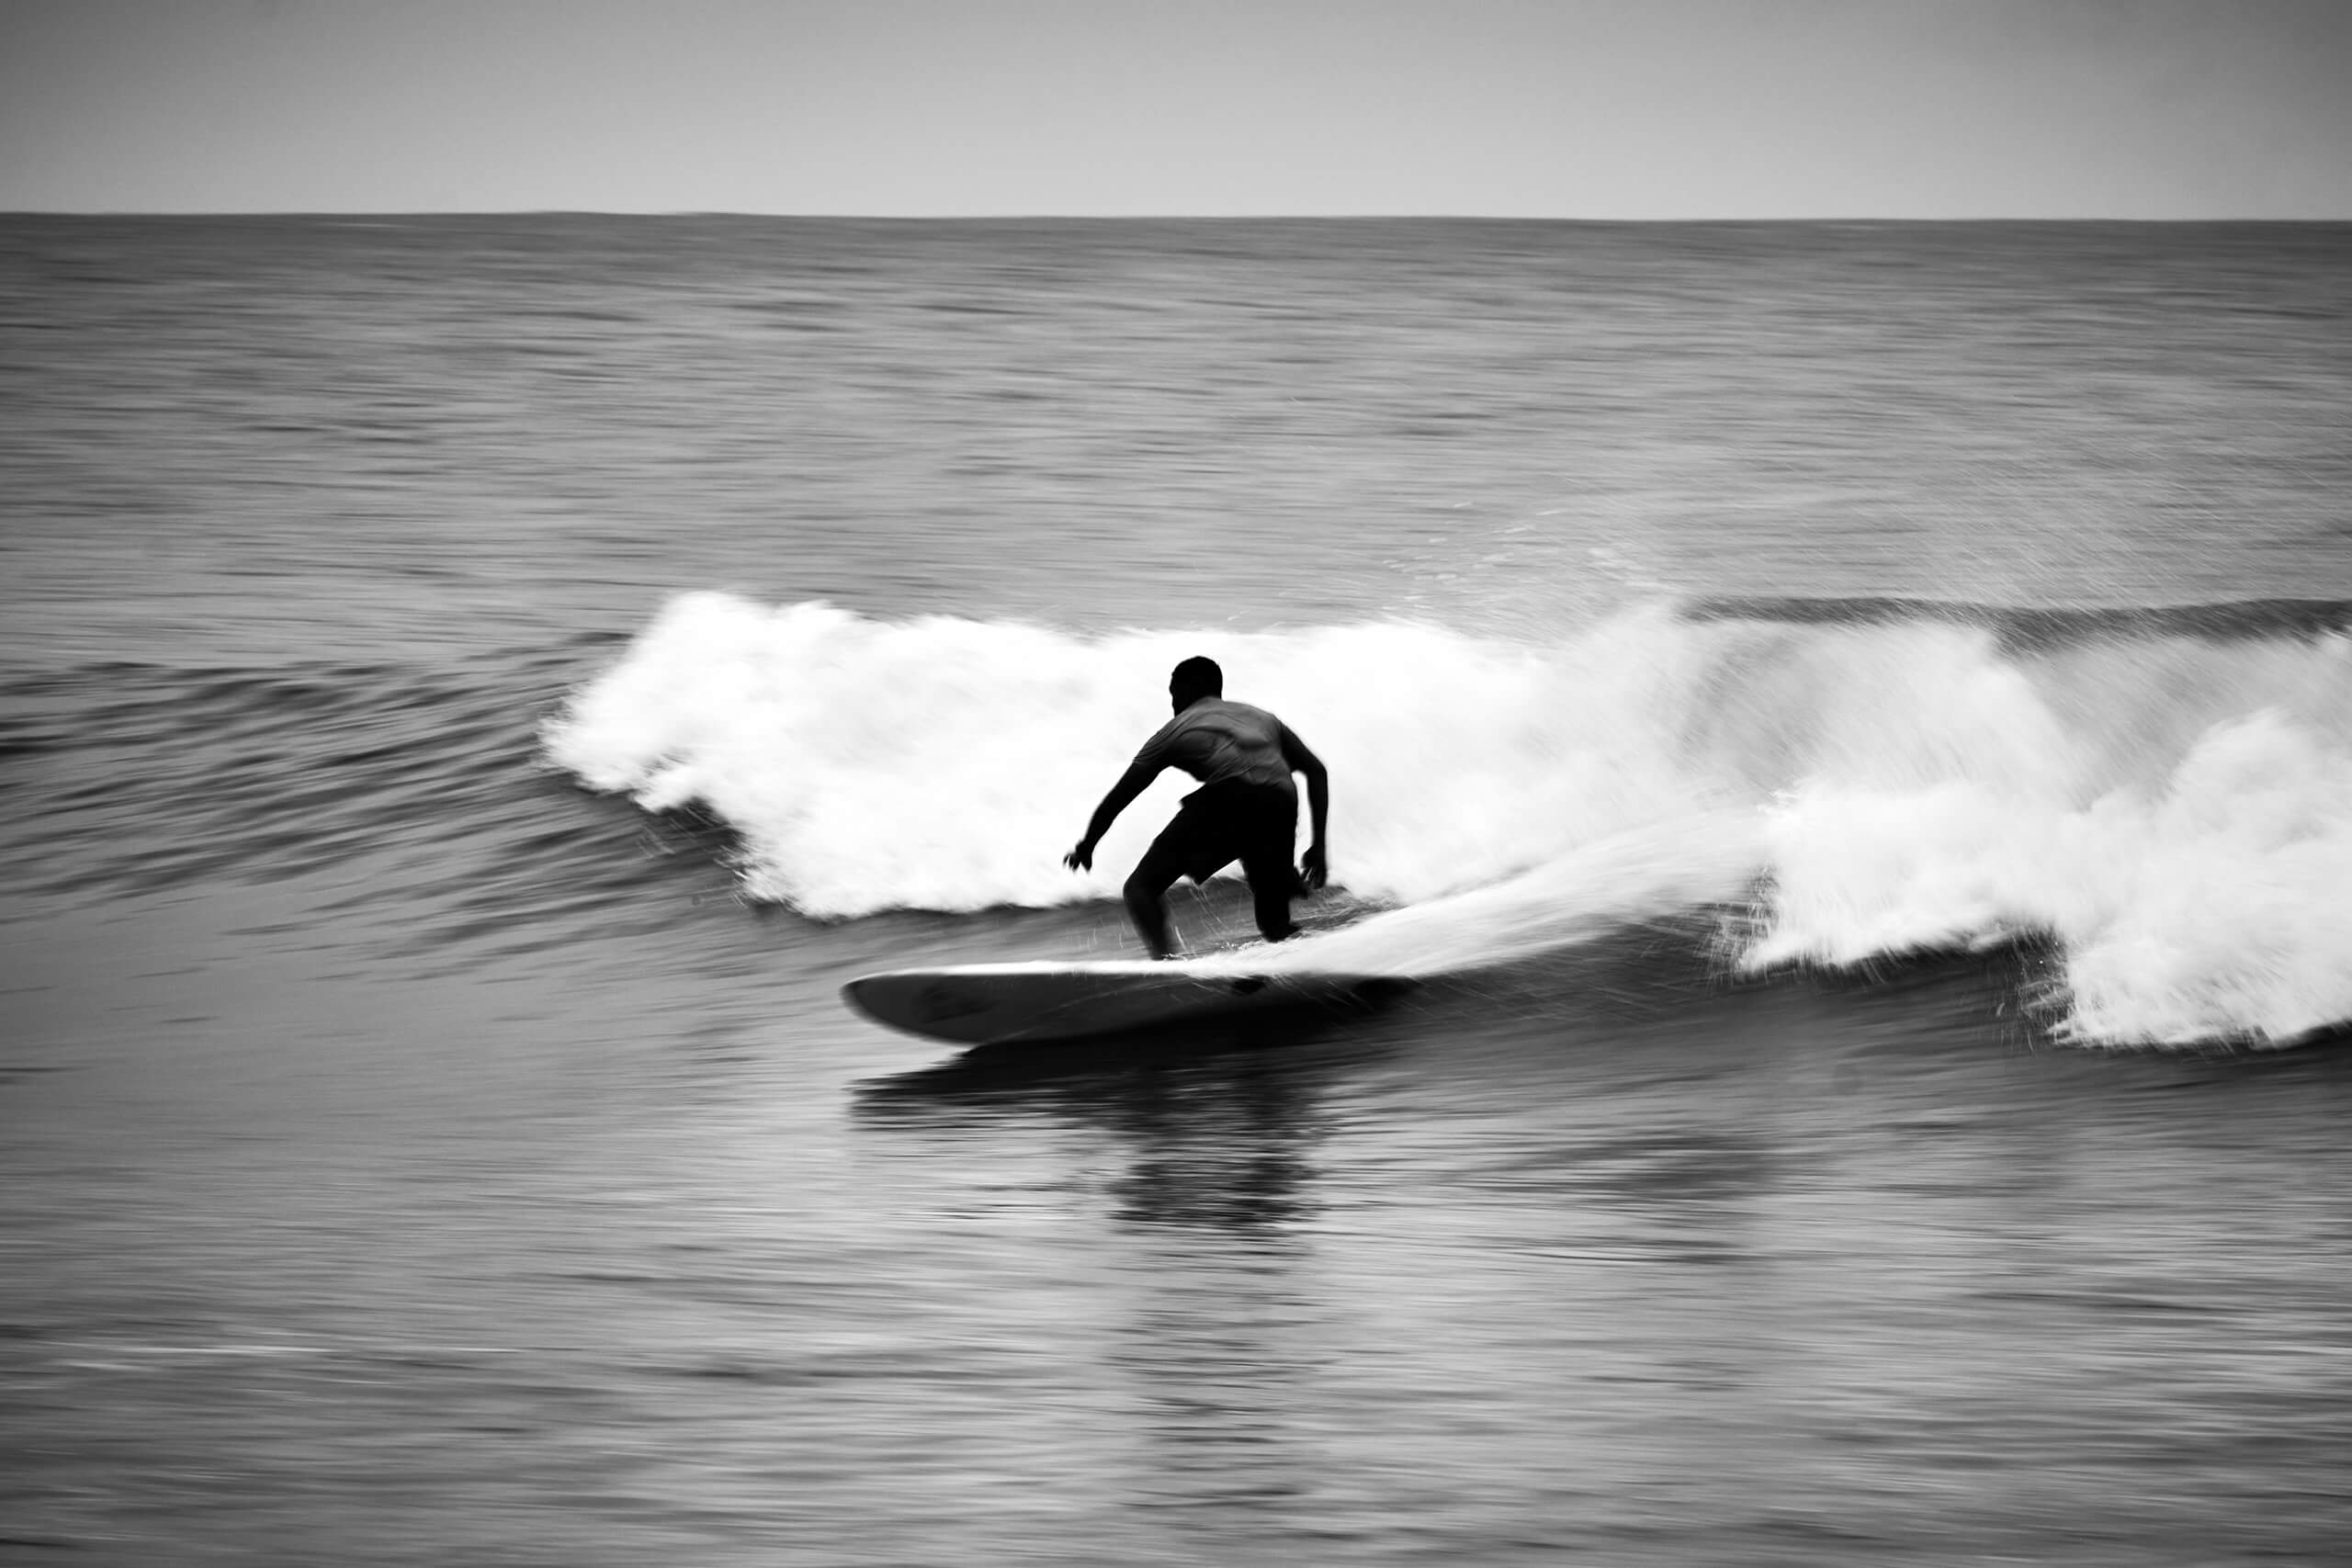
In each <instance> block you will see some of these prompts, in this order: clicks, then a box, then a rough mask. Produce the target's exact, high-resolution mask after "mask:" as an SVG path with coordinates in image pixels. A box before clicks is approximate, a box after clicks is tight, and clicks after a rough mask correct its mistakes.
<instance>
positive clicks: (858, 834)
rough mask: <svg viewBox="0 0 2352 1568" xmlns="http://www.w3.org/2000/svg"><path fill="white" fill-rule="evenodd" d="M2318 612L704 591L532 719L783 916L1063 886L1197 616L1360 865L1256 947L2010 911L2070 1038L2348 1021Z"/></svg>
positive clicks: (2280, 1035) (1740, 938)
mask: <svg viewBox="0 0 2352 1568" xmlns="http://www.w3.org/2000/svg"><path fill="white" fill-rule="evenodd" d="M2347 622H2352V607H2346V606H2341V605H2335V604H2296V605H2278V604H2264V605H2240V606H2226V605H2225V606H2199V607H2193V608H2190V609H2183V610H2143V611H2098V612H2051V611H2040V612H2026V611H1995V610H1985V609H1974V608H1971V607H1967V606H1951V605H1920V604H1900V603H1889V602H1842V603H1833V604H1823V603H1820V602H1809V603H1757V602H1750V603H1736V604H1700V605H1681V606H1678V605H1669V604H1658V605H1652V606H1647V607H1644V608H1639V609H1635V610H1632V611H1628V612H1625V613H1623V614H1620V615H1616V616H1614V617H1612V618H1611V619H1609V620H1607V621H1605V622H1602V623H1600V624H1597V625H1592V626H1584V627H1580V628H1576V629H1573V630H1568V631H1565V632H1563V633H1562V634H1561V635H1560V636H1559V637H1556V638H1555V639H1552V640H1549V641H1543V642H1530V641H1525V640H1503V639H1497V638H1487V637H1476V636H1471V635H1465V634H1464V633H1462V632H1459V631H1454V630H1449V629H1446V628H1442V627H1439V626H1425V625H1418V624H1400V623H1388V622H1377V623H1367V624H1357V625H1348V626H1322V627H1310V628H1306V629H1300V630H1291V631H1272V632H1247V633H1245V632H1229V631H1204V632H1165V631H1137V632H1128V633H1121V634H1118V635H1114V636H1108V637H1078V636H1073V635H1069V634H1066V633H1063V632H1059V631H1055V630H1052V629H1049V628H1046V627H1041V626H1032V625H1026V624H1016V623H1007V622H995V621H977V620H967V619H956V618H948V617H934V618H927V619H918V620H907V621H886V620H877V619H873V618H868V617H865V616H861V615H854V614H852V613H850V612H848V611H844V610H842V609H838V608H835V607H833V606H831V605H828V604H817V603H809V604H789V605H785V606H781V607H775V608H769V607H764V606H761V605H756V604H751V603H748V602H746V601H744V600H741V599H738V598H733V597H729V596H727V595H721V594H693V595H688V596H685V597H682V598H680V599H678V600H675V601H673V603H672V604H670V605H668V606H667V607H666V608H665V610H664V611H663V612H662V614H661V615H660V616H659V617H658V618H657V619H656V620H655V622H654V623H653V624H652V625H651V626H650V627H649V628H647V630H646V631H645V632H644V633H643V634H642V635H640V636H639V637H638V638H637V639H636V640H635V642H634V643H633V644H632V645H631V646H630V647H629V648H628V650H627V652H626V653H625V654H624V655H623V657H622V658H621V659H620V660H619V661H618V662H617V663H616V665H615V666H614V667H613V668H611V669H610V670H609V671H606V672H605V673H604V674H603V675H602V676H601V677H599V678H598V679H596V680H594V682H590V683H589V684H587V685H586V686H584V687H583V688H582V689H581V690H580V691H578V692H577V693H575V694H573V696H572V698H571V702H570V703H569V705H568V706H567V707H566V709H565V710H564V711H563V713H562V714H561V715H560V717H559V718H558V719H556V720H555V721H554V722H553V723H552V724H551V725H550V726H549V728H548V732H547V736H546V740H547V746H548V752H549V754H550V755H551V757H552V758H553V759H554V760H555V761H557V762H558V763H559V764H560V766H562V767H563V768H565V769H567V770H568V771H570V772H571V773H572V774H574V775H575V776H576V777H577V778H578V779H579V780H580V781H581V782H582V783H583V784H586V785H588V786H589V787H591V788H594V789H597V790H602V791H614V792H627V793H628V794H629V795H632V796H633V797H634V798H635V799H636V800H637V801H638V802H639V804H640V805H641V806H643V807H646V808H648V809H651V810H662V809H669V808H676V807H686V806H689V805H692V806H695V807H700V808H702V809H705V810H707V811H709V812H712V813H715V814H717V815H718V816H719V817H720V818H724V819H725V821H726V822H727V823H728V824H729V826H730V827H731V828H732V829H734V830H735V832H736V833H737V834H738V835H739V836H740V845H741V871H742V876H743V879H744V882H745V886H746V890H747V892H748V893H750V894H751V895H752V896H753V897H759V898H763V899H770V900H776V901H781V902H784V903H787V904H789V905H791V906H793V907H795V908H798V909H800V910H801V911H803V912H805V913H807V914H809V915H812V916H817V917H820V918H846V917H854V916H858V915H864V914H867V913H871V912H874V911H877V910H881V909H887V908H927V909H940V910H975V909H980V908H989V907H993V906H1001V905H1030V906H1039V905H1047V904H1055V903H1064V902H1069V901H1073V900H1079V899H1086V898H1097V897H1107V896H1109V895H1111V894H1112V892H1113V891H1114V889H1115V887H1116V886H1117V884H1118V882H1119V880H1120V879H1121V877H1123V876H1124V874H1125V871H1126V869H1127V868H1128V867H1129V866H1130V865H1132V864H1133V863H1134V861H1135V860H1136V858H1137V857H1138V856H1139V855H1140V853H1141V852H1142V850H1143V847H1144V845H1145V844H1147V843H1148V841H1149V840H1150V837H1151V835H1152V834H1153V833H1154V832H1155V831H1156V830H1157V829H1158V828H1159V824H1160V823H1161V822H1163V821H1164V820H1165V819H1166V818H1167V817H1168V815H1169V813H1170V810H1171V809H1172V807H1173V805H1174V802H1175V800H1176V799H1177V797H1178V796H1179V795H1181V794H1182V790H1183V788H1185V787H1189V781H1184V780H1182V779H1179V778H1177V777H1175V776H1174V775H1172V774H1170V775H1167V776H1164V777H1163V778H1162V779H1161V781H1160V782H1159V784H1157V785H1155V786H1154V789H1153V791H1152V792H1151V793H1150V794H1148V795H1146V796H1145V797H1144V798H1143V799H1142V800H1141V801H1139V802H1138V803H1137V804H1136V805H1135V806H1134V807H1130V808H1129V809H1128V811H1127V813H1126V814H1125V817H1124V818H1122V819H1121V821H1120V822H1119V824H1118V826H1117V827H1116V828H1115V829H1114V830H1113V832H1112V833H1111V835H1110V836H1109V837H1108V838H1106V839H1105V840H1104V841H1103V847H1102V850H1101V852H1100V853H1099V855H1098V858H1097V862H1096V869H1095V871H1094V872H1093V874H1091V875H1087V876H1074V875H1072V874H1070V873H1069V872H1067V871H1066V870H1064V869H1063V867H1062V865H1061V863H1060V856H1061V853H1062V852H1063V851H1064V850H1066V849H1067V848H1068V847H1069V843H1070V842H1071V841H1072V840H1074V839H1076V838H1077V836H1078V834H1079V832H1080V829H1082V828H1083V826H1084V824H1085V821H1086V818H1087V814H1088V812H1089V811H1090V810H1091V807H1093V805H1094V803H1095V801H1096V799H1097V798H1099V796H1100V795H1101V793H1102V792H1103V789H1105V788H1106V787H1107V786H1108V785H1109V784H1110V783H1111V781H1112V780H1113V779H1114V777H1115V776H1116V775H1117V773H1118V772H1119V770H1120V769H1121V768H1122V767H1123V766H1124V765H1125V762H1126V761H1127V759H1128V757H1129V756H1130V755H1131V754H1132V752H1133V750H1134V749H1135V747H1136V745H1137V744H1138V743H1139V742H1140V741H1141V740H1142V739H1143V738H1144V737H1145V736H1146V735H1148V733H1150V731H1151V730H1152V729H1153V728H1155V727H1156V726H1157V725H1158V724H1159V722H1161V720H1162V719H1164V717H1165V716H1166V702H1165V698H1164V696H1163V695H1162V694H1163V692H1164V690H1165V685H1166V680H1167V671H1168V669H1169V667H1170V665H1172V664H1173V663H1174V662H1175V661H1176V660H1178V659H1181V658H1182V657H1184V656H1186V655H1189V654H1193V653H1207V654H1209V655H1211V656H1213V657H1215V658H1216V659H1217V660H1219V661H1220V662H1221V663H1222V664H1223V665H1224V666H1225V668H1226V671H1227V684H1228V690H1229V691H1230V693H1231V694H1233V695H1234V696H1236V697H1238V698H1240V699H1241V700H1244V701H1248V702H1253V703H1257V704H1259V705H1263V706H1266V707H1269V708H1272V709H1273V710H1274V711H1275V712H1277V713H1280V714H1281V715H1283V717H1284V718H1285V719H1286V720H1288V721H1289V722H1290V723H1291V725H1292V726H1293V728H1295V729H1296V730H1298V732H1299V733H1300V734H1301V735H1302V736H1303V737H1304V738H1305V739H1306V740H1307V742H1308V744H1310V745H1311V746H1313V747H1314V748H1315V749H1316V750H1317V751H1318V752H1319V753H1320V754H1321V755H1322V757H1323V758H1324V760H1325V761H1326V762H1328V763H1329V766H1330V769H1331V773H1332V780H1333V785H1332V807H1331V829H1330V831H1331V844H1332V866H1333V874H1334V879H1335V881H1337V882H1340V883H1342V884H1344V885H1345V886H1347V888H1348V889H1349V890H1350V891H1351V892H1352V893H1353V894H1355V895H1357V896H1358V897H1363V898H1365V899H1368V900H1371V901H1374V902H1375V903H1378V904H1382V905H1385V906H1393V908H1389V909H1388V910H1387V912H1385V913H1383V914H1379V915H1375V916H1374V917H1372V918H1370V919H1366V920H1364V921H1362V922H1360V923H1359V924H1357V925H1355V926H1353V927H1350V928H1347V929H1345V930H1342V931H1334V932H1330V933H1327V934H1325V935H1322V936H1318V937H1313V938H1308V939H1304V940H1302V941H1300V942H1295V943H1292V944H1289V946H1288V947H1286V948H1284V949H1280V950H1277V954H1276V956H1278V957H1279V959H1280V961H1281V962H1282V963H1283V964H1299V965H1306V964H1341V963H1344V964H1349V965H1351V966H1361V967H1381V968H1386V969H1394V970H1397V971H1401V972H1408V973H1428V972H1434V971H1453V970H1459V969H1464V968H1473V967H1476V966H1478V965H1481V964H1491V963H1497V962H1501V961H1504V960H1506V959H1510V958H1516V957H1520V956H1523V955H1525V954H1527V953H1531V952H1536V951H1541V950H1542V949H1544V948H1545V947H1548V946H1553V945H1557V944H1559V943H1563V942H1574V941H1578V940H1582V939H1583V938H1585V937H1587V936H1589V935H1590V934H1594V933H1597V932H1599V931H1604V930H1606V929H1608V928H1609V927H1610V926H1611V925H1613V924H1619V923H1623V922H1625V921H1629V920H1634V919H1648V918H1655V917H1657V916H1660V915H1664V914H1668V913H1671V912H1674V911H1677V910H1685V909H1690V908H1706V907H1710V906H1717V907H1722V908H1728V909H1731V910H1733V911H1735V912H1736V919H1734V920H1733V922H1732V929H1733V931H1735V933H1736V940H1735V941H1734V943H1733V953H1734V959H1733V961H1734V962H1735V963H1736V964H1739V965H1740V966H1742V967H1745V968H1747V969H1768V968H1770V967H1773V966H1776V965H1782V964H1824V965H1833V966H1847V965H1856V964H1866V963H1868V962H1871V961H1872V960H1875V959H1881V958H1883V957H1885V956H1887V955H1891V954H1895V953H1907V952H1915V951H1920V950H1930V949H1938V948H1946V947H1964V946H1982V945H1985V944H1987V943H1992V942H2003V941H2007V940H2010V939H2013V938H2017V937H2021V936H2025V935H2029V934H2031V935H2038V936H2044V937H2048V938H2051V939H2054V941H2055V942H2056V944H2057V949H2058V952H2059V953H2060V954H2061V957H2062V970H2061V973H2062V976H2063V985H2062V988H2061V991H2060V993H2059V994H2058V995H2056V996H2055V997H2053V998H2052V1008H2053V1010H2054V1017H2053V1027H2054V1029H2055V1031H2056V1032H2058V1033H2059V1034H2060V1035H2061V1036H2063V1037H2066V1038H2071V1039H2075V1040H2080V1041H2084V1042H2097V1043H2135V1042H2161V1043H2181V1042H2191V1041H2202V1040H2212V1039H2235V1040H2242V1041H2247V1042H2253V1043H2284V1042H2288V1041H2291V1040H2293V1039H2295V1038H2298V1037H2300V1036H2301V1035H2303V1034H2306V1033H2308V1032H2312V1031H2314V1030H2317V1029H2321V1028H2324V1027H2326V1026H2329V1025H2331V1024H2334V1023H2337V1022H2340V1021H2345V1020H2346V1019H2352V637H2347V636H2346V630H2345V627H2346V624H2347ZM1255 962H1256V963H1257V964H1259V965H1260V966H1261V967H1262V966H1264V964H1266V962H1268V959H1267V956H1266V955H1259V957H1258V958H1257V959H1256V960H1255Z"/></svg>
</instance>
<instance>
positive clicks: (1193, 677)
mask: <svg viewBox="0 0 2352 1568" xmlns="http://www.w3.org/2000/svg"><path fill="white" fill-rule="evenodd" d="M1168 689H1169V690H1170V691H1171V692H1205V693H1207V694H1209V695H1210V696H1212V697H1221V696H1223V695H1225V671H1222V670H1220V669H1218V668H1217V667H1216V660H1214V659H1209V658H1205V657H1204V656H1203V655H1201V654H1197V653H1196V654H1194V655H1193V657H1192V658H1190V659H1187V660H1184V662H1183V663H1182V664H1179V665H1178V666H1176V668H1175V669H1174V670H1173V671H1170V673H1169V676H1168Z"/></svg>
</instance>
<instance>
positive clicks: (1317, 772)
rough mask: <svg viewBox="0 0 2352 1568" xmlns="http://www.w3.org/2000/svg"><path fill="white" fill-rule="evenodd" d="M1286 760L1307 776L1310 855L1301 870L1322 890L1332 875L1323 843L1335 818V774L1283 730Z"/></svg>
mask: <svg viewBox="0 0 2352 1568" xmlns="http://www.w3.org/2000/svg"><path fill="white" fill-rule="evenodd" d="M1283 762H1284V763H1285V764H1287V765H1288V767H1289V768H1290V771H1291V772H1292V773H1305V774H1306V814H1307V815H1306V820H1307V826H1308V837H1307V843H1306V854H1304V855H1302V856H1300V857H1299V870H1300V872H1301V873H1302V874H1303V875H1304V876H1305V879H1306V886H1308V887H1309V888H1310V889H1312V888H1317V887H1320V886H1323V884H1324V883H1325V882H1326V881H1328V880H1329V878H1330V875H1331V865H1330V859H1329V854H1328V852H1326V850H1325V848H1324V844H1323V824H1324V822H1325V821H1326V819H1328V818H1329V816H1330V815H1331V775H1330V774H1329V773H1327V772H1326V771H1325V770H1324V767H1323V759H1322V758H1320V757H1317V755H1316V754H1315V753H1314V752H1312V751H1310V750H1307V749H1306V741H1304V740H1301V739H1299V738H1298V737H1297V736H1295V735H1293V734H1292V733H1291V732H1290V729H1289V728H1288V727H1287V726H1285V727H1284V728H1283Z"/></svg>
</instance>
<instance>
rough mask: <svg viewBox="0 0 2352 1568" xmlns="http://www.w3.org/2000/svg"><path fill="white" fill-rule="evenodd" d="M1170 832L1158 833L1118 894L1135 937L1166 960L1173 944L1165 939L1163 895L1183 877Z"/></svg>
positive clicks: (1179, 853) (1181, 862)
mask: <svg viewBox="0 0 2352 1568" xmlns="http://www.w3.org/2000/svg"><path fill="white" fill-rule="evenodd" d="M1174 837H1175V835H1174V834H1173V833H1162V834H1161V835H1160V836H1159V838H1158V839H1156V840H1153V841H1152V846H1151V848H1149V849H1148V850H1146V851H1145V852H1144V855H1143V859H1142V860H1141V861H1140V862H1138V863H1136V868H1135V870H1134V871H1133V872H1132V873H1130V874H1128V877H1127V885H1126V886H1125V888H1123V889H1122V890H1121V891H1122V893H1123V894H1124V895H1125V898H1126V900H1127V918H1128V919H1131V920H1133V921H1135V923H1136V935H1137V936H1139V937H1141V938H1143V944H1144V946H1145V948H1146V949H1148V951H1149V952H1150V953H1151V955H1152V956H1153V957H1154V958H1166V957H1167V956H1168V955H1169V954H1170V953H1173V952H1175V950H1176V949H1175V944H1174V943H1173V942H1170V941H1169V940H1168V901H1167V898H1166V897H1165V895H1166V894H1167V892H1168V889H1169V888H1170V886H1173V885H1174V884H1175V881H1176V879H1177V878H1178V877H1180V876H1182V875H1183V874H1184V857H1183V853H1182V850H1181V848H1180V847H1179V846H1178V845H1177V844H1174V843H1171V842H1170V840H1171V839H1172V838H1174Z"/></svg>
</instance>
